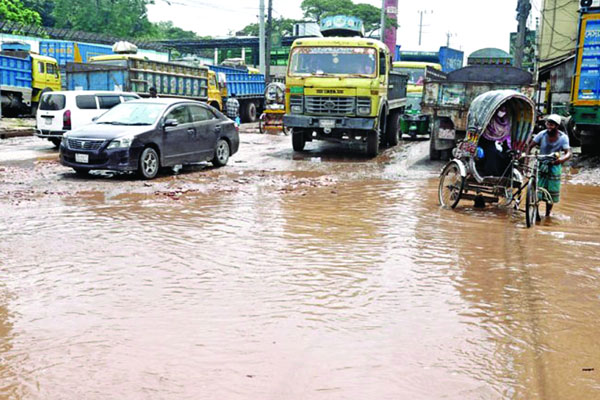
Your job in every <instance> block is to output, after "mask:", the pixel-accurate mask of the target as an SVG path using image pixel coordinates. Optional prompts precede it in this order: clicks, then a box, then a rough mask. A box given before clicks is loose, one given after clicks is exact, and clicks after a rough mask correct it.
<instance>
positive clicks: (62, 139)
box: [60, 135, 67, 147]
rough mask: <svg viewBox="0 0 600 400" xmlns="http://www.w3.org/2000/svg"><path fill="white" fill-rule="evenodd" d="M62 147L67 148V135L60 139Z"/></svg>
mask: <svg viewBox="0 0 600 400" xmlns="http://www.w3.org/2000/svg"><path fill="white" fill-rule="evenodd" d="M60 145H61V146H64V147H67V137H66V136H65V135H63V137H62V138H61V139H60Z"/></svg>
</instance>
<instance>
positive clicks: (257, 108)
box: [208, 65, 265, 122]
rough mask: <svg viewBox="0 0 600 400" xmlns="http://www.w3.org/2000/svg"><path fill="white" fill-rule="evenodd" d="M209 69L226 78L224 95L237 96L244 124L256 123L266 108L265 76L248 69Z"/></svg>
mask: <svg viewBox="0 0 600 400" xmlns="http://www.w3.org/2000/svg"><path fill="white" fill-rule="evenodd" d="M208 68H210V70H211V71H214V72H215V73H216V74H217V75H218V76H221V77H223V76H224V83H225V84H226V88H227V90H226V92H225V93H223V94H224V96H225V97H227V96H229V95H231V94H235V97H236V99H238V101H239V103H240V119H241V120H242V121H243V122H254V121H256V120H257V118H258V116H259V115H260V112H261V111H262V109H263V108H264V93H265V76H264V75H262V74H259V73H254V72H253V71H252V70H249V69H248V68H246V67H239V68H236V67H228V66H222V65H219V66H217V65H209V66H208ZM221 82H222V83H223V79H222V81H221Z"/></svg>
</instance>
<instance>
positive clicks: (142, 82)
mask: <svg viewBox="0 0 600 400" xmlns="http://www.w3.org/2000/svg"><path fill="white" fill-rule="evenodd" d="M66 70H67V88H68V89H69V90H116V91H126V92H134V93H137V94H139V95H140V96H145V97H148V96H149V95H150V93H149V89H150V88H151V87H155V88H156V91H157V93H158V95H159V96H165V97H181V98H186V99H194V100H200V101H207V100H208V68H206V67H189V66H184V65H180V64H173V63H165V62H158V61H150V60H145V59H142V58H141V57H135V56H131V55H114V56H102V57H95V58H93V59H92V60H91V63H88V64H76V63H67V66H66Z"/></svg>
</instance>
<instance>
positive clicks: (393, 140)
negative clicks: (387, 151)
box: [386, 110, 403, 147]
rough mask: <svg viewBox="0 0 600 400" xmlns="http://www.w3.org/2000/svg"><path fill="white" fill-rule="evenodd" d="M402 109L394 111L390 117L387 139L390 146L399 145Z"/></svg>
mask: <svg viewBox="0 0 600 400" xmlns="http://www.w3.org/2000/svg"><path fill="white" fill-rule="evenodd" d="M402 112H403V111H402V110H399V111H392V112H391V113H390V116H389V117H388V122H387V129H386V139H387V143H388V145H389V146H390V147H393V146H397V145H398V143H399V142H400V116H401V115H402Z"/></svg>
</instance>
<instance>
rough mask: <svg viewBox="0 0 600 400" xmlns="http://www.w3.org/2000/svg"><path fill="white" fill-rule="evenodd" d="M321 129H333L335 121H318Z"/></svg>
mask: <svg viewBox="0 0 600 400" xmlns="http://www.w3.org/2000/svg"><path fill="white" fill-rule="evenodd" d="M319 126H320V127H321V128H335V119H322V120H320V121H319Z"/></svg>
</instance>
